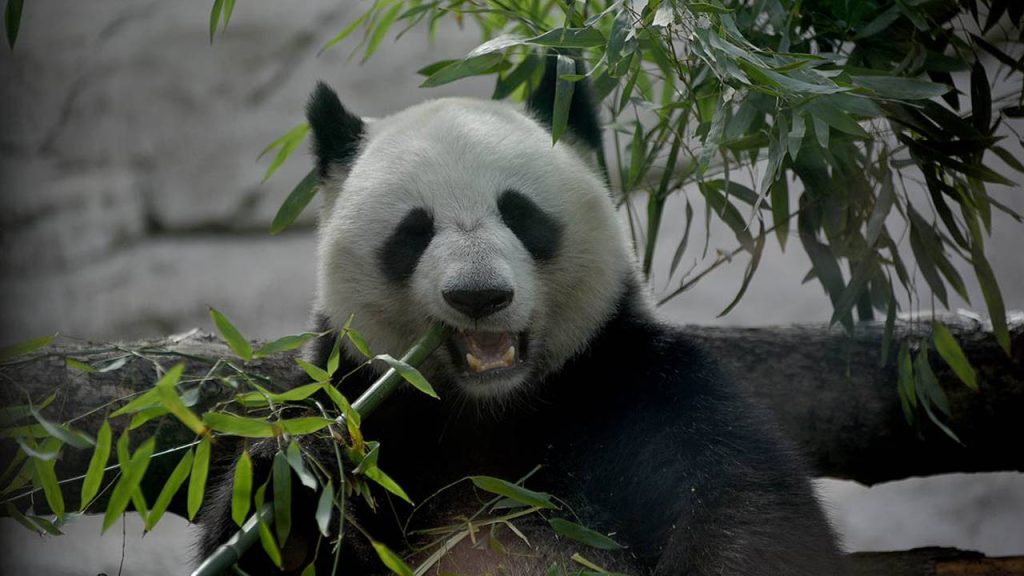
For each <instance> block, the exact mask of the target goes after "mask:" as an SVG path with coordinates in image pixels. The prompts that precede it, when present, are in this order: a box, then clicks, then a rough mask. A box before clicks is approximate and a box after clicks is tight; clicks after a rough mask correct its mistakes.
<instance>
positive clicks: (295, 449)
mask: <svg viewBox="0 0 1024 576" xmlns="http://www.w3.org/2000/svg"><path fill="white" fill-rule="evenodd" d="M286 456H287V458H288V465H289V466H291V467H292V470H294V471H295V475H296V476H298V477H299V481H300V482H302V485H303V486H306V487H307V488H309V489H310V490H316V478H314V477H313V475H312V474H311V473H310V472H309V470H307V469H306V464H305V462H303V460H302V449H301V448H299V445H298V443H297V442H295V441H294V440H292V441H291V443H290V444H288V451H287V453H286Z"/></svg>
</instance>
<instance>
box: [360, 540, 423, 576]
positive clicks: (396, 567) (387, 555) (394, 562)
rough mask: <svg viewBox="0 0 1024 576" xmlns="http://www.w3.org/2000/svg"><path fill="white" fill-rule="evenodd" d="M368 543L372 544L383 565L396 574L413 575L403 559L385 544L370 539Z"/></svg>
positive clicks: (402, 575)
mask: <svg viewBox="0 0 1024 576" xmlns="http://www.w3.org/2000/svg"><path fill="white" fill-rule="evenodd" d="M370 543H371V544H373V549H374V551H376V552H377V557H378V558H380V561H381V562H383V563H384V565H385V566H387V568H388V570H391V572H393V573H395V574H398V576H413V571H412V568H410V567H409V565H408V564H406V563H405V561H404V560H402V559H401V558H400V557H399V556H398V555H397V554H395V553H394V552H392V551H391V550H390V549H389V548H388V547H387V546H385V545H384V544H382V543H380V542H377V541H376V540H371V541H370Z"/></svg>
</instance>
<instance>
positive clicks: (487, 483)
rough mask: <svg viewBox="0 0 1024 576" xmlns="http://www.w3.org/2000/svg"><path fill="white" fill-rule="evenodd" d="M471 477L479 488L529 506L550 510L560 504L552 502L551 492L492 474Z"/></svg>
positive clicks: (555, 508)
mask: <svg viewBox="0 0 1024 576" xmlns="http://www.w3.org/2000/svg"><path fill="white" fill-rule="evenodd" d="M469 479H470V480H471V481H472V482H473V485H475V486H476V487H477V488H479V489H481V490H484V491H486V492H490V493H491V494H497V495H498V496H504V497H506V498H511V499H513V500H515V501H516V502H522V503H523V504H526V505H528V506H536V507H537V508H543V509H548V510H557V509H558V506H556V505H555V504H554V503H552V502H551V495H550V494H545V493H543V492H534V491H533V490H527V489H526V488H523V487H522V486H519V485H516V484H512V483H511V482H507V481H505V480H502V479H500V478H494V477H492V476H470V477H469Z"/></svg>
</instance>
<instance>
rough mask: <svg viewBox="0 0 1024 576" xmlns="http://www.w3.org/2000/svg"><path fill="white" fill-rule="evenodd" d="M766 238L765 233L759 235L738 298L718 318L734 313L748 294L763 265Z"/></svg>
mask: <svg viewBox="0 0 1024 576" xmlns="http://www.w3.org/2000/svg"><path fill="white" fill-rule="evenodd" d="M766 236H767V235H766V234H764V233H763V232H762V233H761V234H759V235H758V237H757V241H756V242H755V243H754V249H753V250H752V251H751V253H750V263H748V264H747V269H746V271H744V272H743V283H742V284H741V285H740V290H739V292H737V293H736V297H735V298H733V299H732V302H730V303H729V305H728V306H726V307H725V310H722V311H721V312H720V313H719V314H718V318H721V317H722V316H725V315H726V314H728V313H729V312H732V309H733V308H735V307H736V305H737V304H739V303H740V300H741V299H742V298H743V295H744V294H746V292H747V287H748V286H750V280H751V279H753V278H754V272H756V271H757V266H758V264H760V263H761V254H762V253H763V252H764V245H765V238H766Z"/></svg>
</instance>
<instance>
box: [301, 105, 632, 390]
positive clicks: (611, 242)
mask: <svg viewBox="0 0 1024 576" xmlns="http://www.w3.org/2000/svg"><path fill="white" fill-rule="evenodd" d="M325 188H326V190H325V192H326V193H327V199H326V200H325V207H324V209H323V212H322V215H321V225H320V232H319V233H320V242H319V246H320V253H319V266H318V285H319V295H318V300H319V302H318V303H319V307H320V309H321V310H322V311H323V312H324V313H325V314H327V316H328V317H329V319H330V321H331V323H332V325H333V326H334V327H335V328H337V327H340V326H341V325H342V324H343V323H344V322H345V321H346V320H347V319H348V317H349V315H351V314H354V315H355V319H354V321H353V326H354V327H356V328H357V329H358V330H360V331H361V332H362V334H363V336H364V337H365V338H366V340H367V342H368V343H369V345H370V347H371V349H372V350H373V351H374V352H377V353H380V352H389V353H392V354H399V353H401V352H402V351H403V350H404V349H406V348H407V347H408V346H409V345H410V344H411V343H412V342H413V341H414V340H415V339H416V338H417V337H418V336H419V335H420V334H422V333H423V332H424V331H425V330H426V328H427V326H428V325H429V323H430V322H432V321H436V320H441V321H443V322H445V323H447V324H450V325H452V326H455V327H457V328H461V329H474V330H490V331H511V332H520V331H524V330H528V331H529V335H530V349H529V357H528V360H529V363H530V366H529V368H530V369H529V371H519V372H514V371H513V372H510V373H509V374H508V375H505V376H503V377H501V378H492V379H489V380H488V381H487V383H486V384H481V383H480V382H473V383H468V382H465V381H461V380H462V379H460V378H459V377H458V375H457V374H456V372H455V370H454V369H453V368H452V365H451V362H450V359H449V358H448V355H447V353H437V354H434V355H433V357H432V359H431V361H430V362H429V363H428V364H427V365H426V366H424V371H425V372H426V373H427V375H428V377H430V378H433V379H435V380H437V379H441V380H447V381H454V382H455V383H456V384H458V385H460V386H459V387H460V389H462V391H464V392H466V393H468V394H471V395H474V396H491V397H494V396H500V395H503V394H504V393H506V392H508V391H510V390H512V389H515V388H516V387H518V386H519V385H520V384H522V383H523V382H524V381H526V380H527V379H537V378H540V377H542V376H543V375H545V374H547V373H549V372H551V371H553V370H556V369H558V368H559V367H561V366H562V365H563V364H564V363H565V362H566V361H567V360H568V359H569V358H571V357H572V356H573V355H574V354H576V353H577V352H579V351H580V350H581V349H582V348H583V347H584V346H585V345H586V343H587V342H588V341H589V339H590V338H591V337H592V336H593V335H594V333H595V332H596V330H597V329H598V328H599V327H600V325H601V324H602V322H604V321H605V320H606V319H607V318H609V317H610V315H611V314H612V313H613V307H614V306H615V302H616V300H617V298H618V296H619V294H620V292H621V290H622V287H623V285H624V283H625V281H626V279H627V277H628V275H630V274H635V272H634V270H635V265H634V264H633V261H632V255H631V254H632V251H631V250H629V249H628V245H627V241H626V235H625V234H624V232H623V230H622V227H621V224H620V222H619V220H618V219H617V218H616V216H615V213H614V210H613V208H612V204H611V200H610V196H609V193H608V190H607V188H606V187H605V185H604V183H603V180H602V179H601V178H600V176H598V175H597V174H596V173H595V172H594V171H593V170H592V169H591V168H590V167H589V166H588V164H587V163H586V162H585V161H584V160H583V159H582V158H581V157H580V155H579V154H578V153H577V151H576V150H574V149H573V148H572V147H570V146H568V145H565V144H562V143H559V144H557V145H555V146H554V147H552V145H551V135H550V134H549V133H548V132H547V131H546V130H545V129H544V128H542V127H541V126H539V125H538V124H537V123H536V122H535V121H534V120H533V119H532V118H530V117H528V116H527V115H526V114H524V113H523V112H521V111H519V110H517V109H515V108H513V107H511V106H509V105H506V104H502V103H498V102H493V101H484V100H472V99H461V98H450V99H441V100H434V101H429V102H425V103H423V104H419V105H417V106H413V107H411V108H408V109H406V110H404V111H402V112H399V113H397V114H395V115H393V116H389V117H386V118H382V119H380V120H377V121H375V122H373V123H372V124H369V125H368V126H367V134H366V138H365V142H364V143H363V145H362V147H361V150H360V153H359V155H358V157H357V158H356V160H355V161H354V163H353V164H352V165H351V167H350V168H349V169H348V170H346V171H344V172H342V171H341V170H338V171H337V173H336V174H332V175H331V178H329V179H328V181H327V183H326V184H325ZM508 189H514V190H518V191H519V192H521V193H523V194H525V195H526V196H527V197H529V198H530V199H532V200H533V201H534V202H535V203H536V204H537V205H538V206H540V207H541V208H542V209H543V210H544V211H545V212H547V213H548V214H549V215H551V216H553V217H554V218H555V219H557V220H558V221H559V222H561V224H562V226H563V235H562V240H561V247H560V249H559V251H558V252H557V255H556V256H555V258H554V259H553V260H551V261H549V262H546V263H538V262H535V261H534V260H533V259H532V258H531V257H530V254H529V253H528V252H527V250H526V249H525V248H524V247H523V245H522V243H521V242H520V241H519V240H518V238H517V237H516V236H515V235H514V234H513V233H512V231H511V230H509V229H508V228H507V227H506V226H505V225H504V223H503V222H502V219H501V216H500V214H499V213H498V209H497V198H498V195H499V194H500V193H501V192H503V191H505V190H508ZM417 207H422V208H426V209H427V210H428V211H430V212H431V213H432V214H433V217H434V229H435V236H434V238H433V240H432V241H431V243H430V245H429V247H428V249H427V250H426V252H425V253H424V254H423V255H422V257H421V259H420V261H419V264H418V265H417V267H416V271H415V273H414V275H413V277H412V279H411V281H410V282H409V283H408V284H407V286H404V287H398V286H395V285H393V284H391V283H389V282H387V281H386V280H385V279H384V278H383V275H382V274H381V272H380V271H379V264H378V261H377V257H378V256H377V254H378V251H379V250H380V247H381V245H382V244H383V243H384V241H385V240H386V239H387V238H388V236H389V235H390V234H391V233H392V231H393V230H394V229H395V227H396V225H397V224H398V222H399V221H400V220H401V219H402V218H403V217H404V216H405V215H406V213H407V212H408V211H409V210H411V209H413V208H417ZM456 285H459V286H494V285H502V286H507V287H512V288H513V289H514V291H515V296H514V298H513V301H512V303H511V305H510V306H509V307H508V308H506V309H504V310H501V311H499V312H497V313H496V314H493V315H491V316H488V317H486V318H483V319H481V320H480V321H479V322H472V321H470V319H469V318H467V317H466V316H464V315H462V314H461V313H459V312H458V311H456V310H454V309H453V308H451V307H450V306H449V305H448V304H447V303H446V302H445V301H444V299H443V298H442V296H441V291H442V289H444V288H446V287H453V286H456ZM437 383H438V382H435V384H437Z"/></svg>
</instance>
